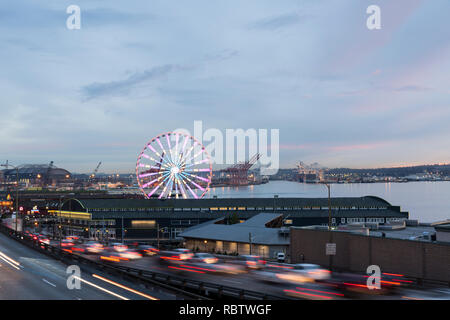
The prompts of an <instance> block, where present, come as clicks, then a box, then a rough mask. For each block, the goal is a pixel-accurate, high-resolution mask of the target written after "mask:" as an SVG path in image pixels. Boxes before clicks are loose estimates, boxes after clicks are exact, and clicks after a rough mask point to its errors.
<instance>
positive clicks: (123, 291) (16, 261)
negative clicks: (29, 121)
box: [0, 233, 450, 300]
mask: <svg viewBox="0 0 450 320" xmlns="http://www.w3.org/2000/svg"><path fill="white" fill-rule="evenodd" d="M81 255H82V256H84V257H86V258H88V259H91V260H95V261H99V260H100V259H99V256H97V255H86V254H81ZM101 262H103V263H112V264H119V265H122V266H126V267H131V268H136V269H141V270H148V271H154V272H158V273H162V274H167V275H172V276H178V277H181V278H189V279H193V280H199V281H203V282H207V283H214V284H218V285H223V286H227V287H233V288H239V289H245V290H251V291H255V292H260V293H265V294H268V295H273V296H278V297H284V298H300V299H305V298H306V299H323V300H331V299H347V298H348V297H346V296H344V295H343V294H341V293H340V292H339V291H336V290H335V289H334V288H333V287H327V286H324V285H323V284H318V283H302V284H296V285H294V284H287V283H283V284H282V283H273V282H270V283H269V282H266V281H263V280H262V279H261V278H260V277H258V273H257V272H249V273H244V274H233V275H231V274H219V273H216V272H209V271H208V270H207V269H203V270H202V269H195V268H192V267H191V268H189V269H188V268H184V267H182V266H181V268H177V267H175V268H174V266H172V268H170V267H169V266H168V265H165V264H161V263H159V258H158V256H154V257H144V258H142V259H139V260H134V261H122V262H119V263H117V262H106V261H104V260H101ZM86 268H88V267H86V266H85V267H84V269H83V271H82V273H81V277H80V278H81V288H80V289H72V290H70V289H69V288H68V287H67V279H68V276H69V275H68V274H67V273H66V270H67V265H65V264H63V263H62V262H60V261H57V260H54V259H52V258H50V257H48V256H46V255H44V254H42V253H39V252H37V251H35V250H33V249H32V248H29V247H27V246H24V245H23V244H21V243H19V242H17V241H16V240H14V239H11V238H9V237H7V236H6V235H4V234H1V233H0V300H5V299H6V300H7V299H14V300H15V299H18V300H26V299H32V300H111V299H115V300H127V299H130V300H131V299H133V300H134V299H149V300H158V299H161V300H173V299H189V297H184V296H182V295H181V294H178V295H175V294H173V292H168V290H166V289H161V288H158V287H157V286H153V287H151V288H145V287H143V286H139V285H136V284H134V283H129V282H127V281H125V280H123V279H116V278H115V277H114V276H111V275H109V274H104V273H102V272H100V271H98V270H93V269H90V270H89V269H88V270H86ZM357 298H363V299H404V300H422V299H450V289H448V288H435V289H428V290H418V289H412V288H402V289H399V290H398V291H396V292H395V293H393V294H389V295H380V294H371V295H361V296H358V297H357Z"/></svg>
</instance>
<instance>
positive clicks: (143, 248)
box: [136, 244, 159, 256]
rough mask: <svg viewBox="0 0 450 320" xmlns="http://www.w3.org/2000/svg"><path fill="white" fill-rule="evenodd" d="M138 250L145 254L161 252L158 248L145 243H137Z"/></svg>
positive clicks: (152, 254) (150, 254)
mask: <svg viewBox="0 0 450 320" xmlns="http://www.w3.org/2000/svg"><path fill="white" fill-rule="evenodd" d="M136 250H137V251H138V252H139V253H140V254H142V255H144V256H154V255H156V254H157V253H158V252H159V250H158V249H157V248H155V247H153V246H150V245H145V244H140V245H137V246H136Z"/></svg>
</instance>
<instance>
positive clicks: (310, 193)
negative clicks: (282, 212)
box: [205, 181, 450, 222]
mask: <svg viewBox="0 0 450 320" xmlns="http://www.w3.org/2000/svg"><path fill="white" fill-rule="evenodd" d="M274 195H278V196H279V197H280V198H281V197H305V198H308V197H310V198H315V197H327V196H328V191H327V188H326V187H325V186H324V185H320V184H305V183H298V182H290V181H271V182H269V183H267V184H262V185H256V186H245V187H219V188H212V189H211V190H210V191H209V192H208V193H207V194H206V195H205V197H206V198H212V197H213V196H217V197H218V198H239V197H242V198H264V197H273V196H274ZM331 196H332V197H362V196H378V197H380V198H383V199H385V200H386V201H388V202H389V203H391V204H392V205H394V206H400V207H401V209H402V211H408V212H409V217H410V219H417V220H419V221H420V222H435V221H441V220H445V219H450V181H437V182H407V183H349V184H332V185H331Z"/></svg>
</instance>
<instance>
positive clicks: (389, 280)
mask: <svg viewBox="0 0 450 320" xmlns="http://www.w3.org/2000/svg"><path fill="white" fill-rule="evenodd" d="M402 277H403V275H391V274H382V276H381V278H380V279H379V280H380V281H379V284H380V287H379V288H376V283H375V282H373V281H371V280H370V279H369V276H368V275H364V274H355V273H335V274H334V275H333V277H332V278H330V279H328V280H326V281H325V283H328V284H332V285H333V286H335V287H336V288H338V289H339V290H340V291H341V292H342V293H343V294H345V295H346V296H348V297H355V296H362V295H374V294H391V293H394V292H395V291H396V290H398V289H399V288H401V287H404V286H408V285H410V284H411V283H412V281H409V280H406V279H403V278H402Z"/></svg>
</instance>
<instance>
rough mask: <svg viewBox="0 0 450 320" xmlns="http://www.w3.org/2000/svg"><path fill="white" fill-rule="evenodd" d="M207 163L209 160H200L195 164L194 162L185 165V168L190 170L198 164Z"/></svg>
mask: <svg viewBox="0 0 450 320" xmlns="http://www.w3.org/2000/svg"><path fill="white" fill-rule="evenodd" d="M209 161H210V160H209V159H203V160H200V161H197V162H194V163H191V164H188V165H186V168H190V167H193V166H198V165H199V164H202V163H206V162H209Z"/></svg>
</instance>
